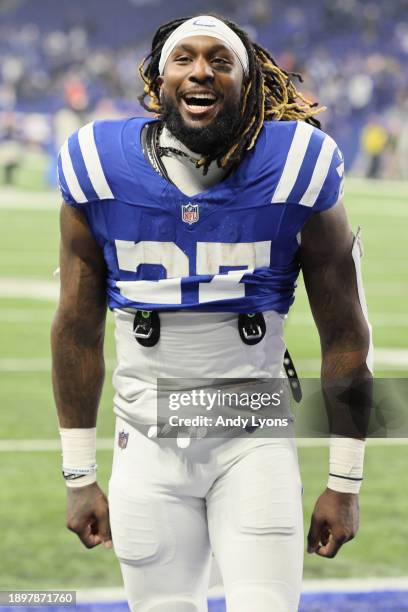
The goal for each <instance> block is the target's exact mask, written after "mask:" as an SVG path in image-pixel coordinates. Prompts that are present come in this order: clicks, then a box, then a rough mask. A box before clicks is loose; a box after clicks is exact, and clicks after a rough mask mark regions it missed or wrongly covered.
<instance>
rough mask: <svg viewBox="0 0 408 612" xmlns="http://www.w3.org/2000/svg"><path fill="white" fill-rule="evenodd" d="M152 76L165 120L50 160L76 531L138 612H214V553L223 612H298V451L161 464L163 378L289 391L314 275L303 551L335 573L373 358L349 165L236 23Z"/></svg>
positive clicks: (82, 137)
mask: <svg viewBox="0 0 408 612" xmlns="http://www.w3.org/2000/svg"><path fill="white" fill-rule="evenodd" d="M140 72H141V76H142V79H143V81H144V95H143V96H142V102H143V104H144V106H145V108H147V109H148V110H149V111H152V113H154V116H153V117H152V118H151V119H146V118H132V119H128V120H120V121H101V122H95V123H90V124H88V125H85V126H84V127H82V128H81V129H80V130H79V131H78V132H76V133H75V134H73V135H72V136H71V137H70V138H69V139H68V141H67V142H66V143H65V144H64V145H63V147H62V149H61V153H60V156H59V161H58V168H59V182H60V187H61V191H62V195H63V199H64V203H63V205H62V208H61V296H60V303H59V308H58V311H57V314H56V317H55V320H54V324H53V330H52V345H53V381H54V390H55V398H56V404H57V409H58V416H59V422H60V433H61V439H62V448H63V473H64V476H65V479H66V484H67V525H68V528H69V529H71V530H72V531H74V532H76V533H77V534H78V536H79V538H80V539H81V541H82V542H83V543H84V544H85V546H87V547H89V548H91V547H93V546H96V545H98V544H101V543H102V544H104V545H105V546H106V547H111V546H112V541H113V547H114V550H115V553H116V555H117V557H118V559H119V562H120V565H121V570H122V574H123V579H124V584H125V590H126V594H127V597H128V601H129V606H130V608H131V609H132V610H137V611H138V612H204V610H206V609H207V604H206V596H207V587H208V577H209V567H210V559H211V553H213V554H214V555H215V557H216V559H217V561H218V564H219V566H220V570H221V573H222V578H223V583H224V589H225V596H226V602H227V609H228V611H229V612H249V611H251V612H270V611H271V610H274V612H283V611H285V612H289V611H294V610H297V608H298V602H299V596H300V590H301V575H302V560H303V530H302V510H301V482H300V476H299V469H298V463H297V458H296V448H295V445H294V443H293V439H291V438H290V437H285V438H282V437H269V438H266V437H264V436H261V435H258V434H259V431H258V429H257V428H255V430H254V431H252V430H251V431H252V433H250V434H248V435H246V436H238V437H232V438H219V437H218V438H217V437H211V436H206V437H204V438H202V439H200V440H192V441H191V443H190V444H189V445H187V444H184V443H183V439H182V438H180V439H179V440H175V439H169V440H168V441H166V442H167V443H166V444H164V443H163V444H160V443H159V438H157V437H156V435H155V434H156V431H155V428H154V427H153V424H154V423H155V418H156V393H157V379H158V378H170V379H171V378H180V377H182V378H183V379H189V378H191V379H197V378H198V377H203V378H205V379H211V380H213V379H217V378H239V379H252V378H262V379H268V378H274V377H275V378H276V377H279V376H280V373H281V369H282V363H283V359H284V353H285V345H284V341H283V326H284V319H285V316H286V314H287V313H288V311H289V308H290V306H291V304H292V302H293V299H294V290H295V283H296V279H297V276H298V274H299V271H300V269H302V271H303V276H304V279H305V284H306V288H307V292H308V296H309V300H310V304H311V308H312V312H313V315H314V318H315V321H316V325H317V328H318V331H319V334H320V338H321V346H322V384H323V390H324V394H325V398H326V402H327V407H328V413H329V422H330V431H331V433H332V434H336V435H335V436H333V437H332V438H331V443H330V470H329V473H330V475H329V479H328V484H327V488H326V489H325V490H324V492H323V493H322V495H321V496H320V498H319V499H318V501H317V504H316V507H315V510H314V512H313V516H312V520H311V527H310V532H309V537H308V550H309V552H311V553H316V554H318V555H320V556H322V557H328V558H330V557H334V556H335V555H336V553H337V552H338V550H339V548H340V547H341V546H342V545H343V544H344V543H345V542H347V541H349V540H351V539H352V538H353V537H354V536H355V534H356V531H357V528H358V514H359V513H358V493H359V488H360V484H361V480H362V476H363V455H364V440H363V438H364V426H363V424H364V422H365V420H366V412H365V410H366V409H367V408H368V403H369V401H368V400H361V394H359V393H358V392H357V391H358V388H357V387H358V384H361V381H364V384H365V385H366V387H367V388H368V390H369V385H370V380H371V369H370V368H371V348H370V327H369V324H368V322H367V316H366V305H365V300H364V294H363V290H362V285H361V276H360V268H359V253H358V243H357V241H356V240H355V238H354V236H353V234H352V232H351V230H350V227H349V224H348V222H347V218H346V214H345V210H344V207H343V204H342V202H341V197H342V183H343V173H344V165H343V157H342V154H341V153H340V151H339V149H338V147H337V146H336V143H335V142H334V141H333V140H332V138H331V137H330V136H328V135H327V134H325V133H324V132H322V131H321V130H320V129H319V122H318V121H317V119H316V115H317V113H318V112H320V110H321V109H319V108H317V106H316V105H314V104H312V103H310V102H309V101H308V100H306V99H305V98H304V97H303V96H302V95H301V94H300V93H299V92H298V91H297V90H296V87H295V85H294V82H293V80H292V76H293V75H289V74H287V73H286V72H285V71H284V70H282V69H281V68H280V67H279V66H278V65H277V64H276V63H275V61H274V60H273V59H272V57H271V56H270V55H269V53H268V52H267V51H266V50H265V49H263V48H262V47H260V46H259V45H257V44H255V43H253V42H252V41H251V40H250V39H249V38H248V36H247V34H246V33H245V32H244V31H242V30H241V29H240V28H239V27H238V26H236V25H235V24H234V23H231V22H229V21H227V20H225V19H221V18H217V17H215V16H211V15H200V16H197V17H193V18H191V19H178V20H176V21H173V22H171V23H167V24H165V25H163V26H162V27H160V28H159V29H158V31H157V32H156V34H155V36H154V38H153V42H152V50H151V53H150V55H149V56H148V58H147V59H146V61H145V62H144V63H143V64H142V66H141V70H140ZM107 305H108V306H109V308H111V309H112V310H113V312H114V317H115V325H116V331H115V336H116V343H117V358H118V364H117V368H116V370H115V374H114V386H115V391H116V394H115V399H114V406H115V413H116V415H117V431H116V440H117V444H116V445H115V451H114V463H113V472H112V477H111V480H110V485H109V504H108V500H107V498H106V497H105V494H104V493H103V491H102V490H101V489H100V487H99V486H98V484H97V481H96V459H95V450H96V443H95V436H96V418H97V409H98V402H99V398H100V394H101V390H102V384H103V379H104V361H103V338H104V328H105V316H106V306H107ZM340 380H341V381H342V384H343V387H342V391H343V392H342V393H341V397H342V398H343V399H342V402H341V406H342V407H343V408H342V410H343V412H340V411H339V402H338V397H339V392H338V391H339V390H338V386H339V384H340V383H339V382H338V381H340ZM191 388H192V387H191ZM356 388H357V391H356ZM368 395H369V391H368ZM344 398H345V399H344ZM356 398H357V399H356ZM345 415H347V418H346V416H345ZM359 419H360V421H361V423H360V421H359ZM350 422H353V423H357V424H358V425H359V424H360V425H361V427H360V426H356V427H354V428H352V427H350V426H349V425H350ZM177 442H178V443H177ZM108 505H109V511H108ZM109 512H110V520H109Z"/></svg>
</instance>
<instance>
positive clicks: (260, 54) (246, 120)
mask: <svg viewBox="0 0 408 612" xmlns="http://www.w3.org/2000/svg"><path fill="white" fill-rule="evenodd" d="M213 16H214V17H217V18H218V19H221V21H223V22H224V23H225V24H226V25H227V26H228V27H230V28H231V30H233V31H234V32H235V33H236V34H237V35H238V36H239V37H240V39H241V40H242V42H243V44H244V46H245V48H246V51H247V53H248V60H249V78H246V79H244V91H243V96H242V106H241V115H240V119H239V122H238V125H237V127H236V132H235V136H234V138H233V139H232V140H231V141H229V142H228V143H223V142H222V139H220V141H221V142H220V146H219V148H217V149H216V148H215V149H214V152H213V153H212V154H211V156H208V157H202V158H201V159H199V160H198V162H197V166H199V167H200V166H203V167H204V173H206V172H207V170H208V167H209V165H210V163H211V162H212V161H214V160H216V161H217V164H218V166H220V167H222V168H230V167H231V166H233V165H235V164H238V163H239V162H240V161H241V159H242V157H243V156H244V154H245V153H246V151H249V150H250V149H252V148H253V147H254V145H255V143H256V140H257V138H258V135H259V133H260V131H261V129H262V126H263V124H264V121H292V120H301V121H305V122H307V123H310V124H311V125H314V126H316V127H320V122H319V121H318V120H317V119H316V118H315V115H317V114H318V113H320V112H322V111H324V110H325V107H318V104H317V103H312V102H311V101H310V100H307V99H306V98H305V97H304V96H303V95H302V94H301V93H300V92H299V91H298V90H297V89H296V87H295V85H294V83H293V80H292V78H297V79H298V80H299V81H300V82H302V77H301V76H300V75H299V74H297V73H292V72H286V71H285V70H283V68H280V67H279V66H278V64H277V63H276V62H275V60H274V59H273V57H272V56H271V55H270V54H269V53H268V51H267V50H266V49H264V48H263V47H261V46H260V45H258V44H256V43H254V42H252V41H251V40H250V38H249V37H248V35H247V34H246V32H244V30H242V29H241V28H240V27H239V26H237V25H236V24H235V23H234V22H232V21H228V20H227V19H224V18H223V17H219V16H218V15H213ZM188 19H190V17H184V18H181V19H175V20H174V21H170V22H168V23H165V24H164V25H162V26H160V27H159V28H158V30H157V31H156V33H155V35H154V37H153V41H152V49H151V52H150V53H149V55H148V56H147V57H146V58H145V59H144V60H143V61H142V62H141V64H140V66H139V74H140V76H141V78H142V80H143V82H144V92H143V94H142V95H141V96H140V97H139V102H140V104H141V105H142V106H143V108H145V109H146V110H147V111H150V112H153V113H156V114H157V115H158V116H159V117H160V115H161V105H160V86H159V83H158V77H159V76H160V75H159V61H160V55H161V52H162V49H163V45H164V43H165V41H166V40H167V38H168V37H169V36H170V34H171V33H172V32H173V30H175V29H176V28H178V27H179V26H180V25H181V24H182V23H184V22H185V21H187V20H188Z"/></svg>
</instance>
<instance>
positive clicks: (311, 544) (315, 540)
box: [307, 515, 322, 554]
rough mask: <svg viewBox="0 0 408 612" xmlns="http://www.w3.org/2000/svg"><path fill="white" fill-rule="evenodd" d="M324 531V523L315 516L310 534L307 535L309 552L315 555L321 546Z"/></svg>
mask: <svg viewBox="0 0 408 612" xmlns="http://www.w3.org/2000/svg"><path fill="white" fill-rule="evenodd" d="M321 531H322V523H321V521H318V520H317V519H316V518H315V517H314V516H313V515H312V519H311V522H310V529H309V533H308V534H307V552H308V553H310V554H311V553H314V552H316V551H317V549H318V548H319V546H320V537H321Z"/></svg>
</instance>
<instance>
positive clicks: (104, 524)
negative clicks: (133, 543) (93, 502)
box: [94, 505, 112, 548]
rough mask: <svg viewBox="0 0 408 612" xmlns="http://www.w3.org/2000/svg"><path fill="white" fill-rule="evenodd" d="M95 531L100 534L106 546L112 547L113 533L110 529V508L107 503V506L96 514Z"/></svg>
mask: <svg viewBox="0 0 408 612" xmlns="http://www.w3.org/2000/svg"><path fill="white" fill-rule="evenodd" d="M94 533H95V535H97V536H99V538H100V540H101V542H102V544H103V545H104V546H105V548H112V534H111V530H110V524H109V510H108V506H107V505H106V508H104V509H103V510H102V511H101V512H98V513H97V514H96V520H95V523H94Z"/></svg>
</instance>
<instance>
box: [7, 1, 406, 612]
mask: <svg viewBox="0 0 408 612" xmlns="http://www.w3.org/2000/svg"><path fill="white" fill-rule="evenodd" d="M210 11H215V12H218V13H220V14H223V15H225V16H228V17H229V18H231V19H233V20H236V21H237V22H238V23H240V25H242V26H244V27H245V28H246V29H247V30H248V31H249V32H250V33H251V35H252V37H253V38H255V39H256V40H257V41H259V42H261V43H262V44H263V45H265V46H266V47H268V48H269V49H270V50H271V51H272V53H273V55H274V57H275V58H276V60H277V61H278V62H279V63H280V64H282V65H283V66H284V67H285V68H286V69H287V70H290V71H294V72H300V73H302V74H303V75H304V77H305V78H304V83H303V86H302V91H303V93H305V94H306V95H308V96H309V97H311V98H313V99H316V100H319V101H320V103H322V104H324V105H326V106H327V107H328V110H327V111H326V112H325V113H324V114H323V115H321V120H322V124H323V127H324V129H325V130H326V131H328V132H329V133H330V134H331V135H332V136H333V137H334V138H335V139H336V140H337V142H338V143H339V145H340V147H341V148H342V149H343V151H344V154H345V158H346V166H347V172H348V175H349V176H351V177H354V178H351V179H349V180H348V183H347V189H346V205H347V208H348V212H349V215H350V218H351V221H352V224H353V227H357V225H361V226H362V227H363V230H364V242H365V249H366V255H365V258H364V262H363V264H364V277H365V286H366V293H367V298H368V303H369V310H370V319H371V322H372V324H373V327H374V339H375V343H376V353H375V360H376V372H377V375H378V376H383V377H387V378H391V377H394V378H405V377H407V375H408V256H407V250H406V240H407V220H408V184H407V183H406V182H404V180H406V179H407V178H408V123H407V121H406V115H407V113H408V81H407V72H408V62H407V59H408V22H407V15H408V2H407V0H392V1H390V2H388V1H386V0H377V1H371V0H315V1H314V2H306V1H302V0H298V1H292V0H284V1H283V0H270V1H267V0H252V2H247V3H240V2H237V1H235V0H218V1H217V2H212V1H210V0H206V1H201V0H197V1H196V2H194V3H192V2H190V1H187V0H173V2H172V3H170V2H167V1H165V0H116V1H115V2H114V3H113V2H108V1H107V0H86V1H85V2H84V1H81V0H59V1H58V2H52V1H51V0H0V346H1V352H0V401H1V413H0V465H1V468H0V473H1V485H2V486H1V489H0V525H1V534H2V537H1V544H0V590H10V589H54V588H71V589H81V591H80V600H81V601H82V602H84V603H83V604H81V605H80V606H78V608H81V609H82V608H83V609H87V610H98V611H99V610H103V609H109V610H110V611H114V610H126V609H127V608H126V606H125V604H124V603H122V604H120V603H114V601H116V600H118V599H119V600H120V599H123V593H122V592H121V591H116V590H112V589H111V587H112V588H118V587H119V588H120V585H121V578H120V573H119V570H118V566H117V563H116V561H115V559H114V557H113V554H112V553H110V552H108V551H105V550H93V551H86V550H85V549H83V548H82V546H81V545H80V543H79V541H77V540H76V539H75V538H74V536H73V535H72V534H69V533H68V532H67V531H66V530H65V528H64V522H65V518H64V497H65V491H64V485H63V483H62V481H61V477H60V453H59V451H58V440H57V434H56V431H57V422H56V417H55V411H54V406H53V399H52V394H51V388H50V354H49V353H50V352H49V340H48V336H49V326H50V322H51V319H52V316H53V313H54V310H55V302H56V297H57V293H58V281H57V279H55V278H53V271H54V270H55V268H56V267H57V265H58V202H59V197H58V194H57V193H56V188H55V157H56V152H57V151H58V149H59V147H60V145H61V144H62V142H63V141H64V139H65V138H66V136H67V135H68V134H70V133H71V132H72V131H74V130H75V129H77V127H79V126H80V125H83V124H84V123H85V122H87V121H89V120H92V119H96V118H105V117H119V116H126V115H131V114H139V113H140V112H141V111H140V108H139V106H138V104H137V101H136V98H137V95H138V94H139V93H140V87H141V85H140V83H139V81H138V78H137V67H138V64H139V61H140V60H141V59H142V57H143V56H144V55H145V54H146V53H147V51H148V48H149V44H150V40H151V36H152V34H153V32H154V30H155V28H156V27H157V26H158V25H159V24H160V23H162V22H164V21H167V20H169V19H173V18H175V17H179V16H182V15H186V16H188V15H190V14H192V13H194V14H198V13H205V12H210ZM299 285H300V286H299V291H298V297H297V300H296V303H295V306H294V311H293V313H292V314H291V316H290V318H289V322H288V326H287V343H288V346H289V347H290V349H291V352H292V354H293V355H294V357H295V361H296V364H297V367H298V370H299V373H300V375H301V376H317V375H318V371H319V344H318V339H317V336H316V332H315V330H314V326H313V321H312V319H311V316H310V313H309V310H308V305H307V300H306V297H305V293H304V290H303V287H302V283H301V282H300V283H299ZM112 329H113V328H112V321H111V319H109V321H108V328H107V339H106V358H107V365H108V375H107V383H106V389H105V393H104V396H103V400H102V405H101V413H100V420H99V428H98V429H99V438H100V449H99V453H98V464H99V466H100V473H101V482H102V484H103V485H105V486H106V484H107V480H108V477H109V469H110V461H111V451H110V448H111V446H112V442H111V436H112V428H113V416H112V410H111V397H112V388H111V384H110V372H111V370H112V367H113V363H114V347H113V338H112V335H113V334H112ZM407 404H408V400H407ZM386 442H389V441H384V440H383V441H377V443H375V442H374V441H373V442H372V443H371V445H370V446H369V448H368V450H367V459H366V481H365V483H364V486H363V489H362V494H361V509H362V519H361V528H360V532H359V535H358V537H357V539H356V540H355V541H353V542H352V543H349V544H348V545H347V546H346V547H345V548H344V550H342V551H341V554H340V555H339V556H338V558H336V559H334V560H332V561H327V560H322V559H319V558H318V557H313V558H311V557H307V558H306V559H305V579H306V581H305V589H304V590H305V594H304V596H303V598H302V605H301V610H302V611H304V612H306V611H308V612H309V611H312V610H313V611H314V612H317V611H320V610H331V611H333V612H340V611H350V612H354V611H356V610H359V611H360V610H367V611H368V610H371V611H381V612H382V611H388V610H395V611H399V612H400V611H403V610H408V555H407V545H408V527H407V524H408V523H407V518H408V501H407V499H408V496H407V487H406V467H407V462H408V454H407V448H408V447H407V446H406V444H405V441H404V440H399V441H398V440H397V441H395V440H394V441H393V443H392V444H391V443H388V444H386ZM300 459H301V466H302V474H303V481H304V486H305V504H304V505H305V525H306V526H307V525H308V522H309V519H310V513H311V510H312V505H313V503H314V500H315V498H316V496H317V495H318V494H319V493H320V492H321V490H322V488H323V486H324V484H325V480H326V466H327V449H326V448H324V446H323V447H321V446H314V447H309V446H301V448H300ZM404 483H405V484H404ZM95 589H97V591H95ZM106 589H107V590H106ZM108 600H114V601H111V602H110V603H108ZM86 601H97V602H98V603H94V604H90V603H85V602H86ZM0 609H5V608H2V607H0ZM26 609H28V608H26ZM37 609H38V608H37ZM48 609H49V608H48ZM209 609H210V610H211V612H216V611H217V612H221V611H222V610H224V604H223V601H222V590H220V589H219V588H214V590H213V600H212V602H211V603H210V608H209ZM248 612H256V611H252V610H251V611H248Z"/></svg>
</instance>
